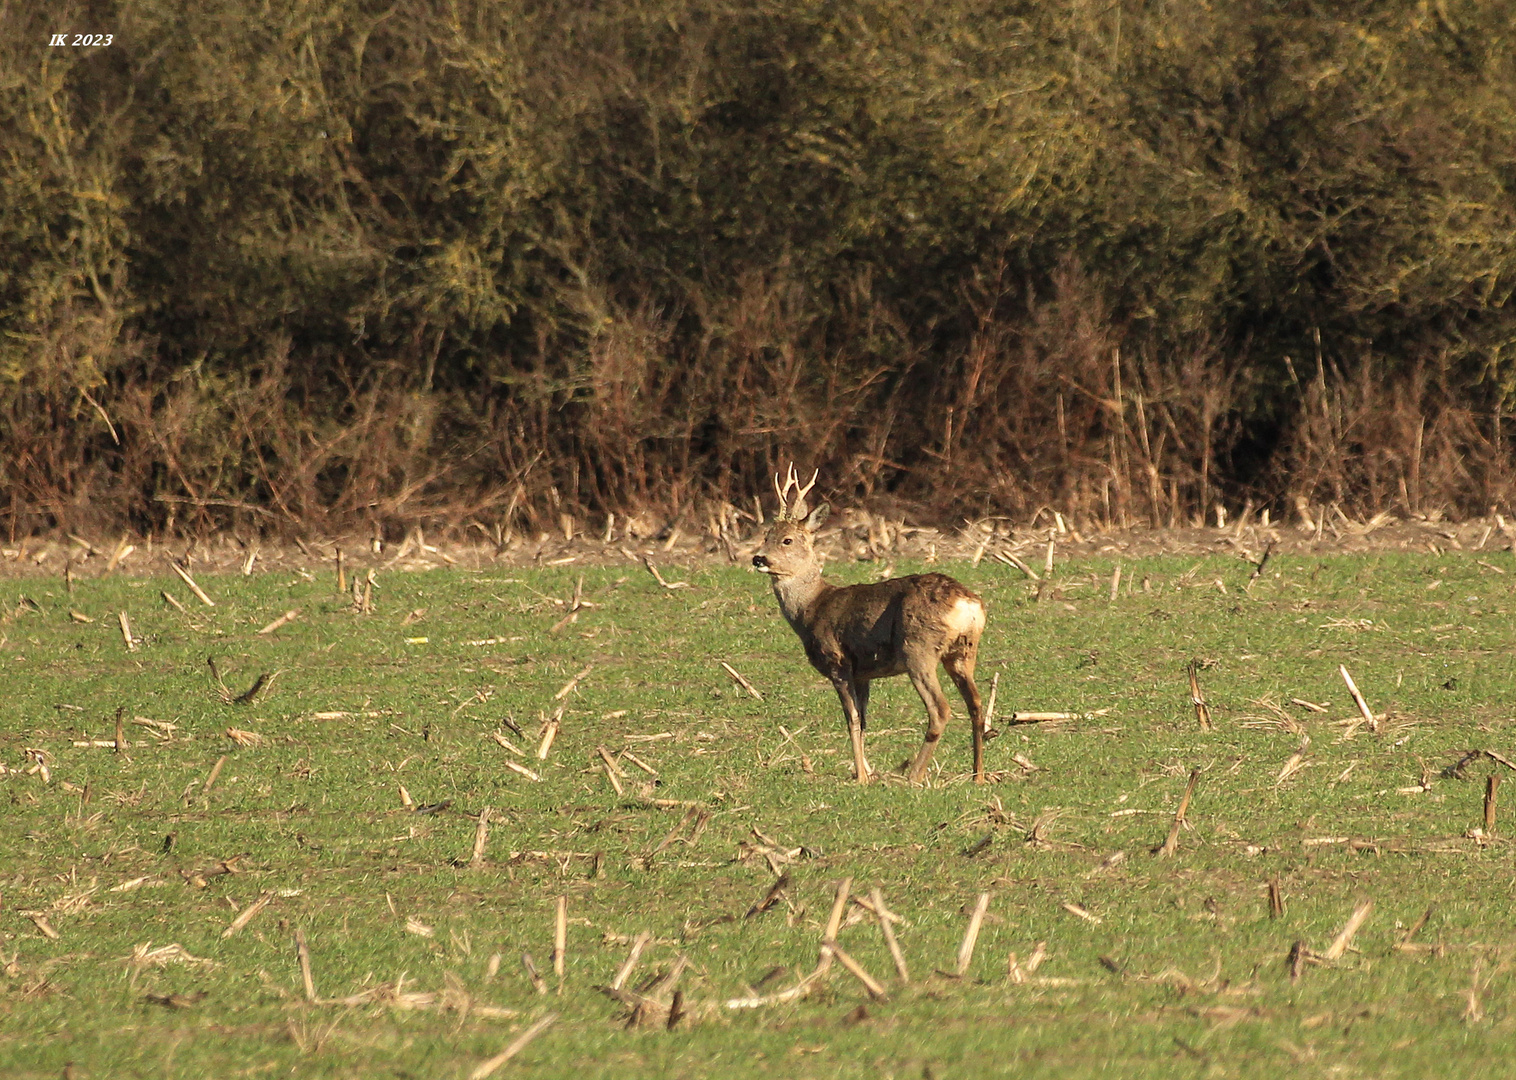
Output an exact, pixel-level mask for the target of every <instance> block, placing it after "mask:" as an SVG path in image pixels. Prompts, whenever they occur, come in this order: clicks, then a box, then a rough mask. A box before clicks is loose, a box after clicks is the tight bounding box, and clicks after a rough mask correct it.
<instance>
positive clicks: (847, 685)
mask: <svg viewBox="0 0 1516 1080" xmlns="http://www.w3.org/2000/svg"><path fill="white" fill-rule="evenodd" d="M832 685H833V686H834V687H836V689H837V697H838V699H839V700H841V702H842V714H843V715H844V716H845V717H847V732H848V737H849V738H850V739H852V742H853V775H854V776H856V777H857V778H858V782H859V783H860V784H867V783H868V782H869V780H870V779H872V776H873V773H872V771H871V770H870V769H869V763H868V760H867V759H866V758H864V756H863V710H864V709H866V708H867V707H868V700H869V693H868V685H869V684H868V683H867V682H855V681H854V680H853V679H852V678H850V677H848V676H837V677H836V678H834V679H833V680H832ZM860 690H861V693H860Z"/></svg>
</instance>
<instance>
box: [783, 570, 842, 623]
mask: <svg viewBox="0 0 1516 1080" xmlns="http://www.w3.org/2000/svg"><path fill="white" fill-rule="evenodd" d="M773 584H774V597H775V599H777V600H778V601H779V610H780V612H781V613H782V614H783V615H784V618H785V621H786V622H788V623H789V624H790V626H792V627H793V628H794V629H795V631H796V632H797V633H803V632H804V627H805V626H807V625H808V623H809V619H808V616H809V614H810V611H811V609H812V608H813V607H814V606H815V604H816V601H817V600H819V599H820V598H821V596H822V594H823V593H825V592H827V591H829V590H830V589H832V588H833V586H831V585H828V584H827V583H826V582H825V581H823V580H822V579H821V568H820V567H819V566H818V567H815V568H814V569H810V570H806V571H804V572H803V573H800V574H796V575H794V576H793V577H785V578H777V577H776V578H774V579H773Z"/></svg>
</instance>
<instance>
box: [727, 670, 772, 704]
mask: <svg viewBox="0 0 1516 1080" xmlns="http://www.w3.org/2000/svg"><path fill="white" fill-rule="evenodd" d="M721 666H722V667H723V668H725V669H726V673H727V674H728V675H730V676H731V677H732V678H733V679H735V680H736V682H737V685H738V686H740V687H742V688H743V689H744V690H746V691H747V692H748V693H749V694H751V695H752V696H753V698H754V699H755V700H758V701H762V700H763V695H762V694H760V693H759V692H758V691H757V690H755V689H754V688H753V684H752V683H750V682H748V681H747V680H746V679H744V678H743V677H742V676H741V675H739V674H738V673H737V669H736V668H734V667H732V665H731V664H728V663H727V662H726V661H725V660H722V661H721Z"/></svg>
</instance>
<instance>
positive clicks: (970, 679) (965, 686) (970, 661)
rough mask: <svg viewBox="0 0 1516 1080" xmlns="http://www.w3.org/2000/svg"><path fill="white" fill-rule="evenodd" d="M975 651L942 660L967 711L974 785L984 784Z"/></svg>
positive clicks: (949, 655)
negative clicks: (971, 737)
mask: <svg viewBox="0 0 1516 1080" xmlns="http://www.w3.org/2000/svg"><path fill="white" fill-rule="evenodd" d="M976 652H977V650H973V649H971V650H969V651H967V652H964V653H956V654H955V653H949V654H948V655H947V656H944V657H943V658H942V666H943V667H945V668H947V673H948V677H949V678H951V679H952V680H953V685H954V686H956V687H958V693H960V694H962V695H963V703H964V705H966V706H967V707H968V710H969V727H970V728H972V729H973V732H974V783H976V784H982V783H984V782H985V781H984V709H983V707H982V706H981V705H980V701H979V687H977V686H975V685H974V661H975V659H976V656H975V654H976Z"/></svg>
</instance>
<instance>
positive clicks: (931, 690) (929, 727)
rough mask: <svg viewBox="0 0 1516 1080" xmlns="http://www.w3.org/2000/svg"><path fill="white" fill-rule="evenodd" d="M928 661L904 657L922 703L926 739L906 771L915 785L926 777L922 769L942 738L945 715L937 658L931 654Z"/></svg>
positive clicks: (947, 712) (947, 713) (946, 709)
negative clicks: (912, 660)
mask: <svg viewBox="0 0 1516 1080" xmlns="http://www.w3.org/2000/svg"><path fill="white" fill-rule="evenodd" d="M929 663H930V666H928V663H926V662H918V663H911V662H910V661H909V660H908V661H907V665H906V671H907V672H908V673H909V675H910V677H911V684H912V685H913V686H915V687H916V693H918V694H920V695H921V703H922V704H923V705H925V706H926V721H927V722H926V741H925V742H923V743H922V744H921V749H920V751H918V752H917V754H916V760H915V761H913V762H911V771H910V773H909V774H908V775H909V779H910V781H911V783H913V784H919V783H921V782H922V781H923V780H925V779H926V768H927V766H928V765H930V764H931V763H932V754H933V753H934V752H936V750H937V740H938V739H940V738H942V732H943V730H944V729H945V728H946V727H947V723H948V716H949V711H948V701H947V697H946V696H945V695H944V694H943V693H942V685H941V684H940V683H939V682H938V681H937V658H936V657H935V656H934V657H932V658H931V659H930V662H929Z"/></svg>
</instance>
